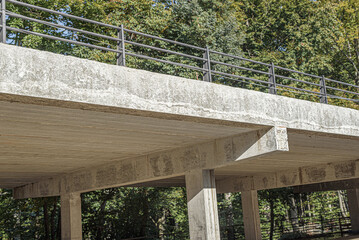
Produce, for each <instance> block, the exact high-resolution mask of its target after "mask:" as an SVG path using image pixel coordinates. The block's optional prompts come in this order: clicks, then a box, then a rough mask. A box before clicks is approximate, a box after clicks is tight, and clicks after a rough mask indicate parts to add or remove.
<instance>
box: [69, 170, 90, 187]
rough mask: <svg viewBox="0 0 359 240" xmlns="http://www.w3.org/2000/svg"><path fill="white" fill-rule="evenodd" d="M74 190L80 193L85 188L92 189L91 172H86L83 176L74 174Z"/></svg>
mask: <svg viewBox="0 0 359 240" xmlns="http://www.w3.org/2000/svg"><path fill="white" fill-rule="evenodd" d="M71 182H72V188H71V189H72V190H73V191H80V190H82V189H83V188H91V183H92V175H91V172H84V173H81V174H74V175H73V177H72V181H71Z"/></svg>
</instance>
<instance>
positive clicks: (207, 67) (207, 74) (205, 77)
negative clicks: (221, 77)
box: [203, 46, 212, 82]
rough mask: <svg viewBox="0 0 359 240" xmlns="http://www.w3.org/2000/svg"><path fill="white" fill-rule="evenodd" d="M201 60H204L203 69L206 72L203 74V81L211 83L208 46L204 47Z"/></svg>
mask: <svg viewBox="0 0 359 240" xmlns="http://www.w3.org/2000/svg"><path fill="white" fill-rule="evenodd" d="M203 58H205V59H206V60H205V61H204V64H203V69H205V70H206V71H204V72H203V81H206V82H212V73H211V58H210V55H209V47H208V46H207V47H206V51H205V52H204V54H203Z"/></svg>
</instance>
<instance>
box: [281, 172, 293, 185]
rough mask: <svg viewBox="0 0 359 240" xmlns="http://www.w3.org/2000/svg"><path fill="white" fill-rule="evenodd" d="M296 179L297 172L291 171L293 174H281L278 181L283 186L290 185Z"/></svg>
mask: <svg viewBox="0 0 359 240" xmlns="http://www.w3.org/2000/svg"><path fill="white" fill-rule="evenodd" d="M297 179H298V174H297V173H293V174H288V175H284V174H283V175H281V176H280V178H279V181H280V182H281V183H282V184H283V185H284V186H292V185H294V184H295V183H296V181H297Z"/></svg>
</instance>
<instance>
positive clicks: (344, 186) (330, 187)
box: [293, 178, 359, 193]
mask: <svg viewBox="0 0 359 240" xmlns="http://www.w3.org/2000/svg"><path fill="white" fill-rule="evenodd" d="M355 188H359V178H354V179H349V180H342V181H333V182H324V183H315V184H308V185H301V186H296V187H294V188H293V192H294V193H306V192H325V191H338V190H348V189H355Z"/></svg>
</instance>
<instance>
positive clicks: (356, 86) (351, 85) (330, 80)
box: [325, 78, 359, 88]
mask: <svg viewBox="0 0 359 240" xmlns="http://www.w3.org/2000/svg"><path fill="white" fill-rule="evenodd" d="M325 80H327V81H329V82H335V83H339V84H343V85H347V86H350V87H355V88H359V86H358V85H353V84H350V83H346V82H341V81H337V80H333V79H330V78H325Z"/></svg>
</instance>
